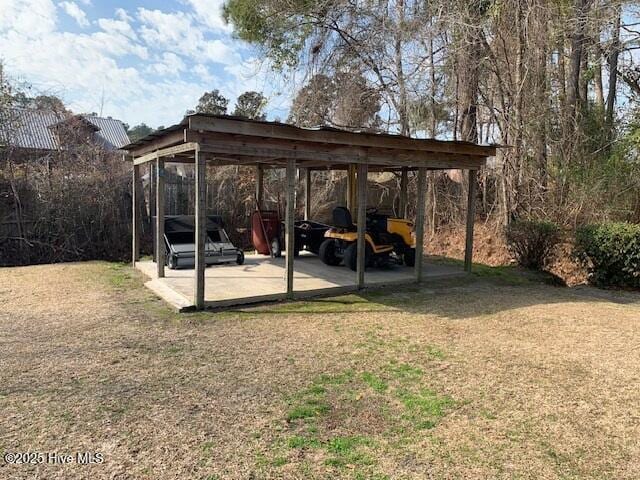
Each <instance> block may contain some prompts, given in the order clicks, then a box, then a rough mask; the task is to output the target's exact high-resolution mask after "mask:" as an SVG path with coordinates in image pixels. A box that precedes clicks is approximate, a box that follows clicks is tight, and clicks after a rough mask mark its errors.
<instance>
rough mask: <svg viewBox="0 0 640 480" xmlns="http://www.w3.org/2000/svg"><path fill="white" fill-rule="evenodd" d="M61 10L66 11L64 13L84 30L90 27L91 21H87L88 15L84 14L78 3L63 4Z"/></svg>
mask: <svg viewBox="0 0 640 480" xmlns="http://www.w3.org/2000/svg"><path fill="white" fill-rule="evenodd" d="M60 8H62V9H63V10H64V12H65V13H66V14H67V15H69V16H70V17H71V18H73V19H74V20H75V21H76V22H77V23H78V25H80V26H81V27H82V28H86V27H88V26H89V20H88V19H87V14H86V13H84V10H82V9H81V8H80V7H79V6H78V4H77V3H75V2H61V3H60Z"/></svg>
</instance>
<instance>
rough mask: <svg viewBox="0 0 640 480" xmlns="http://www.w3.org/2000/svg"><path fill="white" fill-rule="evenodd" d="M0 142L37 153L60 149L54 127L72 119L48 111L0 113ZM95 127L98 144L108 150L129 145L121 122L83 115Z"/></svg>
mask: <svg viewBox="0 0 640 480" xmlns="http://www.w3.org/2000/svg"><path fill="white" fill-rule="evenodd" d="M0 117H1V118H0V143H4V144H10V145H12V146H15V147H18V148H29V149H34V150H57V149H58V147H59V145H58V139H57V137H56V134H55V131H54V129H52V128H51V127H52V126H54V125H56V124H57V123H60V122H62V121H65V120H67V119H68V118H70V117H69V116H67V115H65V114H62V113H56V112H52V111H46V110H30V109H25V108H12V109H8V110H6V111H5V112H3V113H0ZM81 117H82V118H84V119H85V120H87V121H88V122H89V123H91V124H92V125H94V126H95V127H96V128H97V129H98V130H97V131H96V132H95V134H94V135H95V139H96V141H98V142H100V143H101V144H102V145H103V146H104V147H105V148H107V149H109V150H118V149H121V148H122V147H124V146H125V145H127V144H128V143H129V137H128V136H127V132H126V130H125V128H124V124H123V123H122V122H121V121H120V120H115V119H113V118H102V117H97V116H94V115H81Z"/></svg>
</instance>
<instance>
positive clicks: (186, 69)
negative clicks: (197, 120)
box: [0, 0, 294, 127]
mask: <svg viewBox="0 0 640 480" xmlns="http://www.w3.org/2000/svg"><path fill="white" fill-rule="evenodd" d="M222 3H223V0H171V1H159V0H147V1H125V0H0V59H1V60H2V61H3V62H4V64H5V68H6V70H7V73H8V74H9V75H10V76H11V77H12V78H13V79H14V80H16V81H21V82H26V83H28V84H31V85H32V86H33V90H34V93H51V94H55V95H58V96H60V97H61V98H62V99H63V100H64V101H65V102H66V103H67V104H68V105H69V106H70V107H71V108H72V110H73V111H75V112H98V113H102V115H104V116H113V117H115V118H119V119H121V120H123V121H125V122H127V123H129V124H130V125H135V124H138V123H141V122H144V123H147V124H148V125H151V126H153V127H156V126H158V125H165V126H166V125H170V124H172V123H176V122H177V121H179V120H180V119H181V118H182V115H183V114H184V112H185V110H187V109H189V108H193V107H194V106H195V104H196V103H197V100H198V98H199V97H200V95H201V94H202V93H203V92H204V91H208V90H212V89H214V88H217V89H219V90H220V91H221V92H222V93H223V95H225V97H227V98H229V99H230V109H231V108H233V104H234V102H235V99H236V97H237V96H238V95H239V94H240V93H242V92H244V91H246V90H257V91H262V92H264V94H265V95H266V96H267V98H268V99H269V107H268V116H269V118H270V119H274V118H278V117H279V118H282V119H284V118H286V116H287V112H288V109H289V104H290V99H291V92H292V91H293V90H294V88H293V87H292V86H291V85H287V82H286V81H285V80H284V79H283V77H282V76H280V75H278V74H275V73H273V72H272V71H271V69H270V67H269V65H268V64H267V62H265V61H264V60H261V57H260V55H259V53H258V52H257V51H256V49H255V48H254V47H253V46H250V45H247V44H246V43H244V42H241V41H240V40H237V39H234V38H233V37H232V35H231V28H230V27H229V26H227V25H225V24H224V22H223V20H222V15H221V6H222Z"/></svg>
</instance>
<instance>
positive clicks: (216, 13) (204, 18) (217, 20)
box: [187, 0, 232, 33]
mask: <svg viewBox="0 0 640 480" xmlns="http://www.w3.org/2000/svg"><path fill="white" fill-rule="evenodd" d="M187 3H188V4H190V5H191V7H192V8H193V10H194V12H195V16H196V19H197V20H198V21H199V22H201V23H204V24H205V25H206V26H208V27H210V28H213V29H215V30H219V31H222V32H226V33H231V31H232V27H231V25H227V24H226V23H225V22H224V19H223V18H222V5H224V0H187Z"/></svg>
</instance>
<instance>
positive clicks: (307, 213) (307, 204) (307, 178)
mask: <svg viewBox="0 0 640 480" xmlns="http://www.w3.org/2000/svg"><path fill="white" fill-rule="evenodd" d="M304 219H305V220H311V169H310V168H307V169H306V170H305V172H304Z"/></svg>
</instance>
